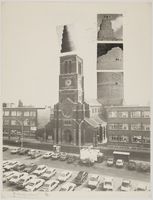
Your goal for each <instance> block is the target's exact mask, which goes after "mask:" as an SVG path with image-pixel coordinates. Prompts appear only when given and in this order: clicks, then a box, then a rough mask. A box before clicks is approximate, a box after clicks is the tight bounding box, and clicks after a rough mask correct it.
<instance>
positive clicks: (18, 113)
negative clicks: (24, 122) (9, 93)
mask: <svg viewBox="0 0 153 200" xmlns="http://www.w3.org/2000/svg"><path fill="white" fill-rule="evenodd" d="M9 115H11V116H14V117H15V116H22V115H23V116H25V117H36V112H35V111H24V112H22V111H11V113H10V111H4V116H9Z"/></svg>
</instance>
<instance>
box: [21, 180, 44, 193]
mask: <svg viewBox="0 0 153 200" xmlns="http://www.w3.org/2000/svg"><path fill="white" fill-rule="evenodd" d="M44 183H45V180H43V179H39V178H36V179H32V180H31V181H29V183H28V184H27V185H26V186H25V188H24V190H25V191H28V192H33V191H35V190H38V189H39V188H40V187H41V186H42V185H43V184H44Z"/></svg>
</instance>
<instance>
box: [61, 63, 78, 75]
mask: <svg viewBox="0 0 153 200" xmlns="http://www.w3.org/2000/svg"><path fill="white" fill-rule="evenodd" d="M60 71H61V74H73V73H76V64H73V63H72V60H66V61H65V62H64V64H63V65H61V70H60ZM78 74H82V64H81V63H80V62H78Z"/></svg>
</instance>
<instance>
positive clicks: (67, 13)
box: [2, 3, 151, 106]
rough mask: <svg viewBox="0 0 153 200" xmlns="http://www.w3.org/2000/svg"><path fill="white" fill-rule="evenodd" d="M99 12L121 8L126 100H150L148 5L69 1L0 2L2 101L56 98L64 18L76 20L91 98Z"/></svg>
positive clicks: (87, 92) (40, 102) (45, 101)
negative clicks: (80, 3) (0, 13)
mask: <svg viewBox="0 0 153 200" xmlns="http://www.w3.org/2000/svg"><path fill="white" fill-rule="evenodd" d="M103 12H104V13H111V12H112V13H113V12H114V13H117V12H119V13H123V22H124V26H123V30H124V41H123V43H124V69H125V72H124V73H125V74H124V84H125V102H126V104H143V105H144V104H147V103H148V102H150V96H151V94H150V93H151V92H150V91H151V90H150V86H151V41H150V38H151V7H149V5H147V4H146V5H143V4H142V5H141V4H139V5H137V6H130V5H126V4H125V3H124V4H122V5H120V6H118V5H117V4H115V5H113V4H112V5H111V4H108V5H106V4H105V5H102V6H99V5H98V6H96V5H95V4H91V5H88V6H87V4H82V5H81V7H80V6H78V4H77V5H75V6H74V3H73V4H72V5H70V4H69V5H66V6H64V4H63V5H62V6H59V5H58V4H52V3H3V6H2V22H3V23H2V42H3V43H2V45H3V52H2V53H3V68H2V94H3V101H5V102H15V103H17V101H18V99H21V100H22V101H23V103H24V104H33V105H39V106H41V105H51V106H53V104H55V103H56V102H58V89H59V88H58V87H59V86H58V84H59V83H58V81H59V56H60V55H61V54H60V45H59V40H58V34H57V28H56V27H57V26H59V25H64V24H73V25H74V26H75V31H74V34H75V35H74V36H75V37H74V38H75V43H76V44H77V54H78V55H79V56H80V57H82V58H83V61H84V66H83V67H84V77H85V98H86V99H88V98H96V96H97V86H96V83H97V77H96V63H97V61H96V59H97V58H96V57H97V41H96V37H97V33H96V31H97V26H96V23H97V16H96V14H97V13H103ZM124 13H125V14H124ZM142 19H143V20H142ZM143 30H145V31H143ZM76 38H77V39H76ZM91 80H92V81H91Z"/></svg>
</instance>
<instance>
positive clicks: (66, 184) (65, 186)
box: [62, 182, 75, 188]
mask: <svg viewBox="0 0 153 200" xmlns="http://www.w3.org/2000/svg"><path fill="white" fill-rule="evenodd" d="M70 186H75V184H74V183H70V182H68V183H65V184H64V185H62V188H69V187H70Z"/></svg>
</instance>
